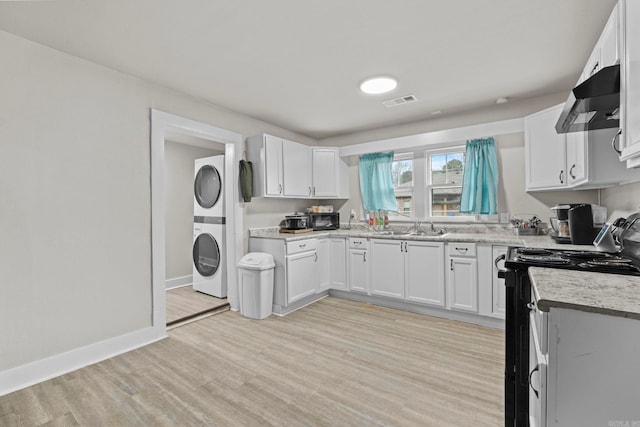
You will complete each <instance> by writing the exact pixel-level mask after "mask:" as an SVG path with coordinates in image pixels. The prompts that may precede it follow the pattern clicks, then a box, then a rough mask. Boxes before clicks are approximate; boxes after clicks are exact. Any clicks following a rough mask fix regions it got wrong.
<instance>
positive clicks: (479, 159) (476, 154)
mask: <svg viewBox="0 0 640 427" xmlns="http://www.w3.org/2000/svg"><path fill="white" fill-rule="evenodd" d="M460 212H464V213H475V214H495V213H497V212H498V156H497V154H496V146H495V141H494V139H493V138H483V139H472V140H469V141H467V151H466V153H465V158H464V175H463V178H462V195H461V203H460Z"/></svg>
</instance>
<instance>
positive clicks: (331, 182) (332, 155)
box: [311, 147, 340, 197]
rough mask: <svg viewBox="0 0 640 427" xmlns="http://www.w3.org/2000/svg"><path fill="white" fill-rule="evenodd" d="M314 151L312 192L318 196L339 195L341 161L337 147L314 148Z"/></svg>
mask: <svg viewBox="0 0 640 427" xmlns="http://www.w3.org/2000/svg"><path fill="white" fill-rule="evenodd" d="M311 152H312V163H313V165H312V170H313V180H312V193H313V196H317V197H337V196H338V178H339V173H340V171H339V169H338V168H339V162H340V157H339V155H338V149H337V148H319V147H316V148H313V149H312V150H311Z"/></svg>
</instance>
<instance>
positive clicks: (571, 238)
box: [550, 203, 607, 245]
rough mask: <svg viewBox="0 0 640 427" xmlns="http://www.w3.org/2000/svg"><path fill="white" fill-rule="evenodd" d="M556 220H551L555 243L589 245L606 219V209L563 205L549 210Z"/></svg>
mask: <svg viewBox="0 0 640 427" xmlns="http://www.w3.org/2000/svg"><path fill="white" fill-rule="evenodd" d="M551 210H553V211H555V212H556V218H551V219H550V223H551V227H552V228H553V230H554V233H552V234H551V238H553V239H554V240H555V241H556V242H557V243H571V244H574V245H590V244H592V243H593V240H594V239H595V237H596V236H597V235H598V231H599V230H600V228H601V227H602V224H604V222H605V221H606V219H607V209H606V208H605V207H602V206H598V205H590V204H587V203H564V204H560V205H556V206H554V207H552V208H551Z"/></svg>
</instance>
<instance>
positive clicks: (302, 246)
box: [298, 243, 307, 249]
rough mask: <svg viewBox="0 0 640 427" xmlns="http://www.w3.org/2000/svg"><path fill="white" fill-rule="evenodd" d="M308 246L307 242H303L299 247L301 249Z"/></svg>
mask: <svg viewBox="0 0 640 427" xmlns="http://www.w3.org/2000/svg"><path fill="white" fill-rule="evenodd" d="M306 246H307V244H306V243H304V244H302V245H298V247H299V248H300V249H302V248H304V247H306Z"/></svg>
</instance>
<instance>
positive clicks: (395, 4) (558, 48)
mask: <svg viewBox="0 0 640 427" xmlns="http://www.w3.org/2000/svg"><path fill="white" fill-rule="evenodd" d="M614 4H615V0H562V1H558V0H456V1H442V0H437V1H435V0H399V1H389V0H322V1H311V0H268V1H259V0H253V1H251V0H236V1H230V0H229V1H222V0H182V1H178V0H134V1H131V0H110V1H104V0H101V1H97V0H88V1H87V0H74V1H67V0H58V1H15V2H6V1H0V29H3V30H5V31H8V32H10V33H14V34H16V35H19V36H22V37H24V38H27V39H31V40H34V41H36V42H39V43H42V44H44V45H47V46H50V47H53V48H55V49H59V50H61V51H64V52H67V53H70V54H72V55H75V56H78V57H81V58H86V59H88V60H90V61H93V62H96V63H99V64H103V65H105V66H107V67H110V68H114V69H117V70H121V71H123V72H126V73H129V74H132V75H135V76H139V77H141V78H144V79H146V80H149V81H152V82H155V83H157V84H160V85H163V86H167V87H170V88H173V89H175V90H178V91H180V92H183V93H186V94H189V95H192V96H195V97H198V98H201V99H204V100H207V101H209V102H211V103H214V104H217V105H219V106H222V107H225V108H227V109H230V110H234V111H237V112H240V113H243V114H246V115H248V116H251V117H255V118H258V119H261V120H264V121H266V122H270V123H273V124H275V125H278V126H281V127H284V128H286V129H289V130H291V131H295V132H298V133H301V134H304V135H308V136H310V137H312V138H317V139H321V138H326V137H330V136H336V135H341V134H346V133H351V132H357V131H362V130H369V129H374V128H379V127H384V126H389V125H394V124H401V123H408V122H413V121H419V120H427V119H429V118H430V117H434V116H432V114H431V112H433V111H437V110H440V111H442V113H441V115H440V117H441V116H444V115H446V114H455V113H459V112H461V111H465V110H469V109H471V108H482V107H483V106H484V107H487V106H490V105H494V102H495V100H496V98H498V97H509V98H510V99H512V100H522V99H526V98H529V97H534V96H538V95H543V94H549V93H554V92H558V91H567V94H568V91H569V89H571V88H572V87H573V84H574V83H575V82H576V80H577V78H578V74H579V73H580V71H581V70H582V67H583V66H584V64H585V62H586V60H587V57H588V55H589V54H590V52H591V49H592V47H593V46H594V45H595V43H596V41H597V38H598V36H599V35H600V32H601V31H602V28H603V27H604V24H605V22H606V20H607V17H608V15H609V13H610V12H611V10H612V9H613V6H614ZM378 74H386V75H392V76H395V77H396V78H398V80H399V85H398V88H397V89H396V90H395V91H394V92H393V93H391V94H387V95H376V96H367V95H364V94H361V93H360V92H359V90H358V86H359V83H360V82H361V81H362V80H363V79H365V78H367V77H370V76H373V75H378ZM409 94H413V95H415V96H416V97H417V98H418V102H415V103H411V104H406V105H403V106H397V107H393V108H386V107H384V106H383V105H382V104H381V101H383V100H386V99H390V98H395V97H398V96H403V95H409Z"/></svg>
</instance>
